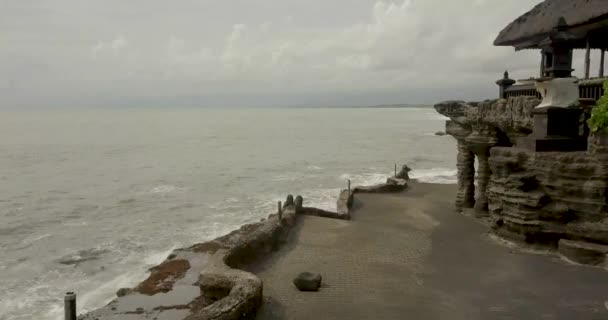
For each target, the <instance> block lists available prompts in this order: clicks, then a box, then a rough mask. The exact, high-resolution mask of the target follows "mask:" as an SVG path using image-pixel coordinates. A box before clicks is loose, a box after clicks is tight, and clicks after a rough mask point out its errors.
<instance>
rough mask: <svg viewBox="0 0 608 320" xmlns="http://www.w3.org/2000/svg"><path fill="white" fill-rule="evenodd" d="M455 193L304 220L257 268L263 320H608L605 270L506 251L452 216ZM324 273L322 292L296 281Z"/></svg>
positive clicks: (437, 189) (424, 191)
mask: <svg viewBox="0 0 608 320" xmlns="http://www.w3.org/2000/svg"><path fill="white" fill-rule="evenodd" d="M455 194H456V187H455V186H453V185H433V184H419V183H414V184H413V185H412V186H411V188H410V189H409V190H408V191H406V192H404V193H400V194H393V195H357V196H356V200H355V208H354V212H353V220H352V221H341V220H332V219H325V218H318V217H299V218H298V219H300V221H299V223H298V224H297V226H296V230H295V232H293V233H292V236H291V239H290V241H289V243H288V244H287V245H286V246H285V247H283V248H282V249H281V250H280V251H278V252H276V253H273V254H272V255H271V256H270V257H269V258H268V259H265V260H263V261H260V262H259V263H257V264H256V265H253V266H250V268H249V271H253V272H254V273H256V274H257V275H258V276H259V277H260V278H261V279H262V280H263V281H264V296H265V304H264V306H263V307H262V309H261V310H260V312H259V314H258V319H463V320H465V319H466V320H469V319H607V318H608V309H607V308H606V301H607V300H608V272H606V271H605V270H603V269H599V268H594V267H587V266H578V265H573V264H570V263H568V262H566V261H564V260H561V259H560V258H559V257H557V256H556V255H553V254H544V255H543V254H531V253H526V252H522V251H521V250H519V249H517V248H512V247H509V246H505V245H503V244H501V243H499V242H498V241H496V240H495V239H494V238H493V237H491V236H489V235H488V227H487V226H485V225H483V224H481V223H479V222H478V221H476V220H474V219H473V218H470V217H465V216H463V215H461V214H459V213H457V212H455V210H454V205H453V203H454V199H455ZM303 271H310V272H319V273H321V274H322V276H323V287H322V288H321V290H320V291H319V292H317V293H303V292H299V291H297V289H296V288H295V287H294V285H293V284H292V279H293V278H294V277H295V276H296V275H297V274H298V273H299V272H303Z"/></svg>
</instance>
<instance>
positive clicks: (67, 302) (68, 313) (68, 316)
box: [63, 292, 76, 320]
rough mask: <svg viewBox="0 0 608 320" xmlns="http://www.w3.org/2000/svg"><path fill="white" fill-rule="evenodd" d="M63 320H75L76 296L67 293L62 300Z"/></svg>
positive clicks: (72, 293)
mask: <svg viewBox="0 0 608 320" xmlns="http://www.w3.org/2000/svg"><path fill="white" fill-rule="evenodd" d="M63 304H64V306H63V307H64V310H65V320H76V294H75V293H74V292H68V293H66V294H65V298H64V299H63Z"/></svg>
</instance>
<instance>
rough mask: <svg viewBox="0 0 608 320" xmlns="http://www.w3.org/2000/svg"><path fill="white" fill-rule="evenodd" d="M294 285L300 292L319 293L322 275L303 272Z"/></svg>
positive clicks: (294, 281) (294, 280)
mask: <svg viewBox="0 0 608 320" xmlns="http://www.w3.org/2000/svg"><path fill="white" fill-rule="evenodd" d="M293 284H294V285H295V286H296V287H297V288H298V290H300V291H319V288H320V287H321V275H320V274H318V273H310V272H302V273H300V274H299V275H298V276H297V277H296V278H295V279H293Z"/></svg>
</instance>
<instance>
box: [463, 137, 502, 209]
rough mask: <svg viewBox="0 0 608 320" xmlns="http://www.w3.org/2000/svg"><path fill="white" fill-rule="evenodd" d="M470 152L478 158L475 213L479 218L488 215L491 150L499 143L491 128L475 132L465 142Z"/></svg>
mask: <svg viewBox="0 0 608 320" xmlns="http://www.w3.org/2000/svg"><path fill="white" fill-rule="evenodd" d="M465 142H466V146H467V148H468V149H469V150H471V151H473V153H475V156H477V163H478V167H477V197H475V213H476V214H477V215H478V216H484V215H487V214H488V196H487V189H488V184H489V183H490V176H491V175H492V171H491V170H490V163H489V157H490V148H492V147H493V146H495V145H496V144H497V143H498V136H497V134H496V132H495V131H494V130H492V129H491V128H481V130H476V131H474V132H473V133H472V134H471V135H470V136H468V137H467V138H466V140H465Z"/></svg>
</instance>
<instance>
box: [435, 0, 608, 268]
mask: <svg viewBox="0 0 608 320" xmlns="http://www.w3.org/2000/svg"><path fill="white" fill-rule="evenodd" d="M494 44H495V45H501V46H513V47H515V49H516V50H524V49H536V50H540V52H541V58H540V60H541V71H540V75H539V77H536V78H534V77H533V78H531V79H528V80H525V81H522V80H520V81H519V83H518V84H516V82H515V81H514V80H511V79H509V75H508V73H507V72H505V74H504V77H503V78H502V79H501V80H499V81H497V84H498V85H499V87H500V96H499V99H498V100H488V101H484V102H480V103H474V102H468V103H467V102H463V101H447V102H443V103H439V104H437V105H436V106H435V109H436V110H437V111H438V112H439V113H441V114H443V115H445V116H447V117H449V118H450V120H449V121H447V124H446V132H447V133H448V134H450V135H452V136H453V137H455V138H456V141H457V143H458V158H457V161H458V164H457V167H458V189H459V192H458V195H457V199H456V206H457V208H458V209H460V210H463V211H467V210H469V209H473V210H472V212H474V213H475V215H476V216H482V217H490V218H491V220H492V221H493V222H494V224H493V228H494V230H495V231H496V233H498V234H499V235H502V236H507V237H509V238H512V239H518V240H522V241H525V242H527V243H541V244H545V245H550V246H553V247H556V248H559V250H560V251H567V250H568V249H569V248H571V247H572V246H578V247H583V248H585V250H587V249H588V250H587V251H586V252H590V255H591V256H593V257H592V258H589V259H587V260H585V259H582V260H584V261H579V262H583V263H590V264H597V263H600V262H601V263H604V262H605V261H604V260H605V258H606V253H608V161H607V160H608V152H607V150H608V148H607V146H606V145H605V142H607V141H608V138H605V137H603V136H601V135H599V134H590V131H589V128H588V127H587V125H586V120H587V119H588V117H589V114H590V111H591V109H592V106H593V105H595V100H596V99H598V98H599V97H600V96H601V95H602V94H604V90H603V88H602V85H601V84H602V83H603V82H604V81H605V79H603V78H596V79H582V80H581V79H577V78H575V77H573V76H572V71H573V66H572V64H573V60H572V56H573V50H576V49H585V50H586V53H587V54H586V57H587V59H586V63H585V70H586V71H585V76H586V78H589V73H590V71H589V70H590V62H589V59H588V57H589V56H590V54H589V52H590V50H593V49H599V50H601V55H600V56H601V66H600V68H599V72H598V75H599V76H600V77H601V76H603V72H604V68H603V64H604V61H603V60H604V54H605V51H606V48H608V3H606V0H580V1H577V0H546V1H544V2H542V3H541V4H539V5H537V6H536V7H535V8H533V9H532V10H531V11H529V12H527V13H526V14H524V15H522V16H521V17H519V18H518V19H516V20H515V21H513V22H512V23H511V24H509V25H508V26H507V27H506V28H505V29H504V30H503V31H502V32H500V34H499V36H498V38H497V39H496V41H495V42H494ZM475 160H477V169H476V168H475ZM475 179H476V180H477V183H476V184H475V183H474V182H475ZM587 258H588V257H587Z"/></svg>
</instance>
